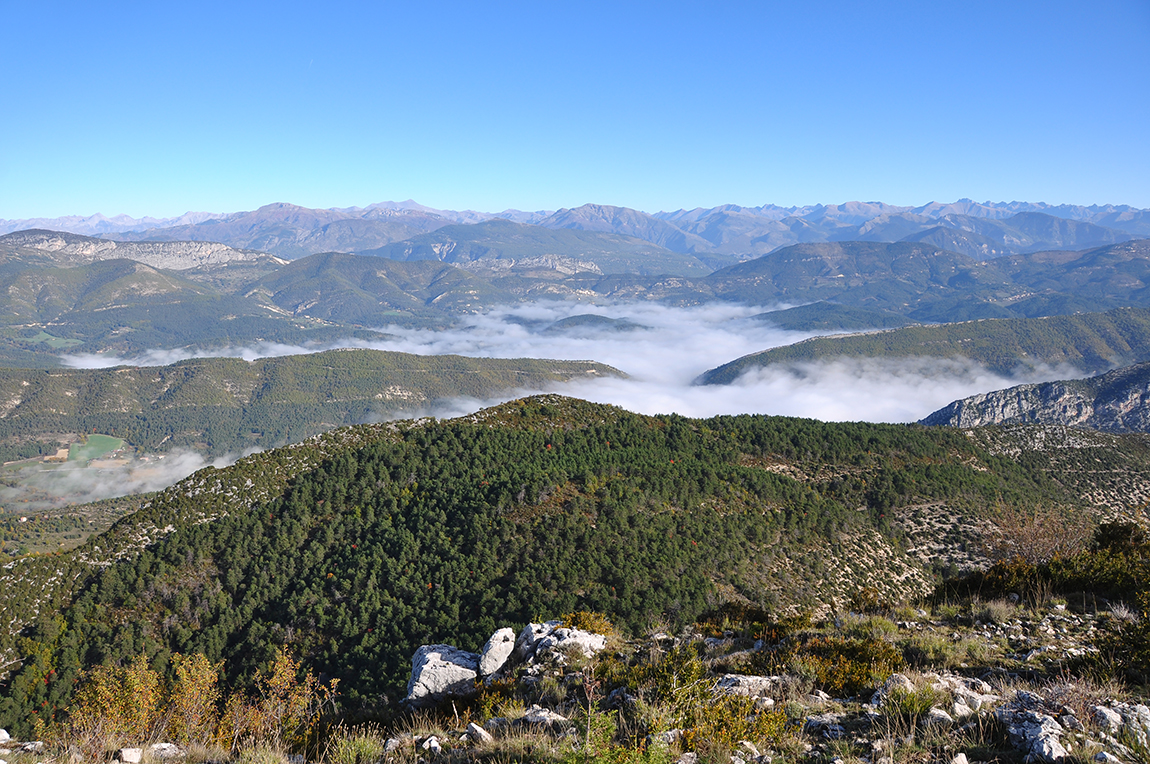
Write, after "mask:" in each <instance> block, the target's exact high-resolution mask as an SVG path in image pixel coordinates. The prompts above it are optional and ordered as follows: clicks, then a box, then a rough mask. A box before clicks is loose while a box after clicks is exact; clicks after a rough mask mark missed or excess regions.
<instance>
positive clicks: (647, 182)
mask: <svg viewBox="0 0 1150 764" xmlns="http://www.w3.org/2000/svg"><path fill="white" fill-rule="evenodd" d="M0 10H2V11H3V13H2V14H0V18H3V24H4V29H5V33H4V35H3V37H4V44H3V45H2V46H0V77H2V80H0V86H2V97H3V104H4V108H3V109H2V110H0V218H8V219H12V218H25V217H33V216H57V215H64V214H83V215H88V214H92V213H95V212H102V213H104V214H108V215H111V214H117V213H128V214H130V215H133V216H142V215H145V214H148V215H156V216H171V215H177V214H180V213H182V212H185V211H188V210H207V211H212V212H228V211H236V210H243V209H254V208H255V207H258V206H260V205H262V204H266V203H269V202H273V201H288V202H293V203H296V204H301V205H305V206H309V207H335V206H352V205H366V204H369V203H372V202H376V201H383V200H388V199H394V200H402V199H407V198H414V199H416V200H417V201H419V202H422V203H424V204H427V205H431V206H435V207H441V208H451V209H464V208H471V209H478V210H485V211H498V210H502V209H504V208H508V207H515V208H519V209H542V208H548V209H554V208H557V207H572V206H577V205H579V204H583V203H585V202H599V203H604V204H618V205H624V206H629V207H635V208H639V209H643V210H647V211H656V210H660V209H676V208H678V207H694V206H712V205H716V204H722V203H727V202H730V203H736V204H743V205H757V204H763V203H768V202H769V203H776V204H782V205H791V204H811V203H816V202H822V203H833V202H843V201H848V200H882V201H887V202H891V203H895V204H921V203H924V202H928V201H931V200H938V201H953V200H955V199H957V198H959V197H971V198H974V199H977V200H979V201H982V200H987V199H989V200H993V201H1002V200H1005V201H1009V200H1026V201H1046V202H1051V203H1061V202H1066V203H1076V204H1091V203H1116V204H1119V203H1125V204H1133V205H1136V206H1139V207H1150V1H1148V0H1114V1H1110V2H1108V1H1106V0H1101V1H1100V2H1093V3H1083V2H1058V1H1055V2H1038V1H1031V0H1020V1H1018V2H1010V1H1008V2H1003V1H1002V0H996V1H995V2H977V1H975V2H963V3H923V2H913V3H912V2H823V3H818V4H812V3H769V2H757V3H738V2H732V3H714V4H712V3H701V2H695V3H672V2H658V3H655V2H651V3H638V2H635V3H620V2H604V3H599V2H580V3H562V4H557V3H543V2H533V3H492V2H486V3H477V2H447V3H436V4H431V3H427V4H422V3H412V2H405V3H390V2H364V3H337V4H321V3H307V4H303V3H294V2H280V3H274V4H272V3H247V2H242V0H240V1H239V2H236V1H234V0H233V2H228V3H215V2H198V3H162V2H161V3H157V2H148V3H142V2H140V3H136V2H117V3H87V2H86V3H80V2H75V3H62V2H54V1H53V0H40V1H39V2H34V3H33V2H18V1H17V0H4V2H3V4H2V5H0Z"/></svg>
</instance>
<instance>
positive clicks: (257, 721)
mask: <svg viewBox="0 0 1150 764" xmlns="http://www.w3.org/2000/svg"><path fill="white" fill-rule="evenodd" d="M337 683H338V680H332V682H331V684H330V685H327V686H325V685H323V684H321V683H320V681H319V680H318V679H316V678H315V676H314V675H313V674H312V673H311V672H310V671H308V672H306V673H304V674H302V676H301V673H300V665H299V662H298V661H296V660H295V659H294V658H293V657H292V656H291V655H290V654H289V653H288V652H287V651H285V650H283V649H280V650H277V651H276V657H275V659H274V660H273V661H272V666H271V670H270V671H268V672H267V673H264V674H261V675H260V677H259V680H258V682H257V687H258V692H259V697H257V698H254V699H252V698H245V697H243V696H241V695H239V694H235V695H232V696H231V697H229V698H228V701H227V703H226V704H225V706H224V712H223V714H222V716H221V718H220V724H219V729H218V731H217V735H218V740H219V743H220V745H222V746H225V747H230V748H231V750H233V751H236V750H240V749H241V748H242V747H245V746H250V745H254V744H257V743H258V744H262V745H270V746H271V747H272V748H274V749H277V750H294V749H298V748H301V747H305V746H306V745H307V743H308V742H309V740H310V738H311V737H312V736H313V733H315V732H316V729H317V722H318V721H319V717H320V714H321V713H322V712H323V710H324V709H325V708H326V707H327V706H329V705H330V704H331V703H332V702H333V701H334V699H335V696H336V685H337Z"/></svg>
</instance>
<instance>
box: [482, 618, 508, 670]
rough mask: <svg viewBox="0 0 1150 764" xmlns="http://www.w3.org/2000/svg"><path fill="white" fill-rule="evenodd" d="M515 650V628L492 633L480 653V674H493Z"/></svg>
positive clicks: (505, 662)
mask: <svg viewBox="0 0 1150 764" xmlns="http://www.w3.org/2000/svg"><path fill="white" fill-rule="evenodd" d="M514 650H515V630H514V629H510V628H504V629H500V630H499V631H497V632H495V633H494V634H492V635H491V639H489V640H487V644H485V645H484V646H483V652H482V653H480V655H479V675H480V676H491V675H492V674H494V673H496V672H497V671H499V670H500V669H502V668H503V667H504V666H505V665H506V664H507V659H508V658H510V657H511V653H512V652H513V651H514Z"/></svg>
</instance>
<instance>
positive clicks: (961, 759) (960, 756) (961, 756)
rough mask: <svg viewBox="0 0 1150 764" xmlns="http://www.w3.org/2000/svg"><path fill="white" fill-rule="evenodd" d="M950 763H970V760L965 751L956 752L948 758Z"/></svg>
mask: <svg viewBox="0 0 1150 764" xmlns="http://www.w3.org/2000/svg"><path fill="white" fill-rule="evenodd" d="M950 764H970V762H969V760H968V759H967V758H966V754H965V753H956V754H955V755H954V758H953V759H951V760H950Z"/></svg>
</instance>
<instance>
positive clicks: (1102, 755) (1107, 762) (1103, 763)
mask: <svg viewBox="0 0 1150 764" xmlns="http://www.w3.org/2000/svg"><path fill="white" fill-rule="evenodd" d="M1094 760H1095V761H1097V762H1099V764H1122V759H1119V758H1118V757H1117V756H1115V755H1114V754H1112V753H1107V752H1106V751H1099V752H1098V753H1096V754H1094Z"/></svg>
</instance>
